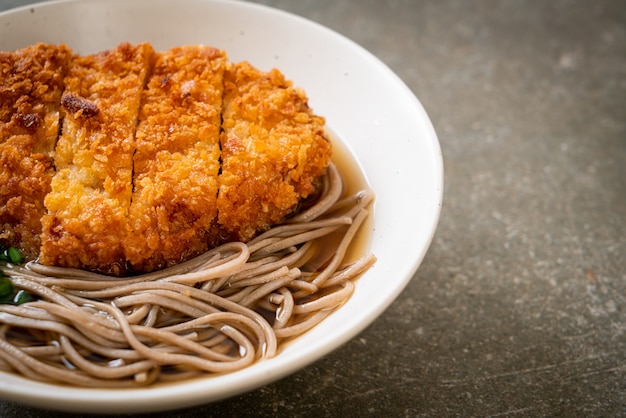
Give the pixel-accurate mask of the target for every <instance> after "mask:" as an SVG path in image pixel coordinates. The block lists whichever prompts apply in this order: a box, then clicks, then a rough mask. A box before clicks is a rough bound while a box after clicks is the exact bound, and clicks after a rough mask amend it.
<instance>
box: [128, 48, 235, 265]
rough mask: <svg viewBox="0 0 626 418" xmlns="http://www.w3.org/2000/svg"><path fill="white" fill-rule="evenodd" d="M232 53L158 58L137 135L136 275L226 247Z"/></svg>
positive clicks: (196, 51) (191, 52)
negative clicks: (221, 209)
mask: <svg viewBox="0 0 626 418" xmlns="http://www.w3.org/2000/svg"><path fill="white" fill-rule="evenodd" d="M226 63H227V61H226V54H225V53H224V52H223V51H220V50H218V49H215V48H211V47H207V46H185V47H180V48H173V49H170V50H168V51H165V52H162V53H157V54H156V60H155V62H154V67H153V70H152V75H151V77H150V80H149V82H148V85H147V87H146V89H145V90H144V92H143V97H142V105H141V110H140V113H139V125H138V127H137V133H136V152H135V156H134V180H133V181H134V192H133V195H132V204H131V206H130V214H129V217H130V228H131V231H132V233H131V234H129V236H128V237H127V238H126V240H125V241H124V249H125V252H126V257H127V259H128V261H129V262H130V264H131V265H132V268H133V270H134V271H135V272H147V271H153V270H156V269H159V268H163V267H167V266H170V265H173V264H176V263H179V262H181V261H185V260H187V259H189V258H191V257H193V256H196V255H198V254H200V253H202V252H204V251H206V250H207V249H209V247H212V246H215V245H216V244H217V243H218V238H219V237H218V230H217V228H216V218H217V207H216V199H217V187H218V186H217V176H218V172H219V169H220V162H219V159H220V148H219V133H220V115H221V110H222V93H223V75H224V67H225V65H226Z"/></svg>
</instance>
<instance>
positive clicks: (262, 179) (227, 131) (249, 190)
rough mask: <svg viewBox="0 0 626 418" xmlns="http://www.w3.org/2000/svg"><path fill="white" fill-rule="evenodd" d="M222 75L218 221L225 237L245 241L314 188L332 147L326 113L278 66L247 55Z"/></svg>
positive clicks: (285, 214)
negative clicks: (259, 65) (256, 63)
mask: <svg viewBox="0 0 626 418" xmlns="http://www.w3.org/2000/svg"><path fill="white" fill-rule="evenodd" d="M224 80H225V81H224V110H223V114H222V119H223V122H222V129H223V132H222V135H221V146H222V173H221V175H220V188H219V196H218V200H217V207H218V221H219V224H220V228H221V234H222V236H223V237H224V238H225V239H226V240H241V241H247V240H249V239H250V238H252V237H253V236H254V235H255V234H256V233H257V232H259V231H262V230H266V229H268V228H269V227H270V226H271V225H273V224H275V223H277V222H280V221H281V220H283V219H284V218H285V217H286V216H287V215H289V214H290V213H291V212H293V210H294V209H296V207H297V205H298V202H300V200H301V199H303V198H306V197H307V196H308V195H310V194H311V193H312V192H313V191H314V190H315V187H316V180H317V179H318V178H319V176H320V175H321V174H322V173H323V172H324V170H325V169H326V167H327V166H328V164H329V163H330V158H331V153H332V147H331V144H330V142H329V141H328V140H327V138H326V137H325V134H324V123H325V121H324V118H322V117H320V116H316V115H314V114H313V112H312V111H311V109H310V108H309V106H308V103H307V97H306V95H305V93H304V92H303V91H302V90H300V89H296V88H294V87H293V86H292V83H291V82H290V81H287V80H286V79H285V77H284V76H283V74H281V73H280V72H279V71H278V70H276V69H273V70H271V71H269V72H267V73H266V72H262V71H259V70H258V69H256V68H254V67H253V66H252V65H250V64H249V63H247V62H242V63H239V64H235V65H233V66H232V68H231V69H229V70H228V71H226V73H225V75H224Z"/></svg>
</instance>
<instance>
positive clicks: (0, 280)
mask: <svg viewBox="0 0 626 418" xmlns="http://www.w3.org/2000/svg"><path fill="white" fill-rule="evenodd" d="M11 293H13V282H11V279H9V278H8V277H0V299H2V298H4V297H6V296H8V295H10V294H11Z"/></svg>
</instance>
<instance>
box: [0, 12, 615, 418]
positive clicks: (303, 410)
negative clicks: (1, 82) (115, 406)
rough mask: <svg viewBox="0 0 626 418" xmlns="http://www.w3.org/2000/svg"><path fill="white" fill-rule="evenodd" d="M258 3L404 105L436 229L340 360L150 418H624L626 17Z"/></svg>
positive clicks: (9, 407)
mask: <svg viewBox="0 0 626 418" xmlns="http://www.w3.org/2000/svg"><path fill="white" fill-rule="evenodd" d="M24 3H25V2H23V1H18V0H9V1H7V0H0V9H6V8H8V7H12V6H16V5H19V4H24ZM262 3H264V4H268V5H271V6H274V7H277V8H280V9H284V10H287V11H291V12H294V13H296V14H299V15H301V16H304V17H307V18H309V19H312V20H314V21H317V22H320V23H322V24H323V25H326V26H328V27H330V28H332V29H334V30H336V31H338V32H340V33H342V34H344V35H346V36H348V37H349V38H351V39H353V40H354V41H356V42H357V43H359V44H361V45H362V46H364V47H365V48H367V49H368V50H370V51H371V52H372V53H374V54H375V55H377V56H378V57H379V58H380V59H382V60H383V61H384V62H385V63H387V64H388V65H389V66H390V67H391V68H392V69H393V70H394V71H396V72H397V74H398V75H399V76H400V77H401V78H402V79H403V80H404V81H405V82H406V83H407V84H408V86H409V87H410V88H411V89H412V90H413V91H414V92H415V94H416V95H417V96H418V98H419V99H420V101H421V102H422V103H423V105H424V106H425V108H426V110H427V111H428V113H429V115H430V116H431V118H432V121H433V123H434V125H435V128H436V130H437V132H438V134H439V137H440V142H441V146H442V149H443V156H444V164H445V173H446V176H445V178H446V185H445V192H444V205H443V212H442V216H441V222H440V226H439V229H438V232H437V234H436V237H435V239H434V241H433V244H432V247H431V248H430V250H429V252H428V254H427V256H426V258H425V260H424V262H423V264H422V266H421V267H420V269H419V271H418V272H417V274H416V275H415V277H414V278H413V280H412V281H411V283H410V284H409V285H408V287H407V288H406V291H404V292H403V293H402V294H401V295H400V297H399V298H398V299H397V300H396V302H395V303H394V304H393V305H392V306H391V307H390V308H389V309H388V310H387V311H386V312H385V313H384V314H383V315H382V316H381V317H380V318H379V319H378V320H377V321H376V322H374V324H373V325H371V326H370V327H369V328H368V329H367V330H366V331H364V332H363V333H362V334H361V335H359V336H358V337H357V338H355V339H354V340H352V341H351V342H349V343H348V344H346V345H345V346H343V347H342V348H340V349H338V350H337V351H335V352H334V353H332V354H331V355H329V356H327V357H325V358H324V359H322V360H320V361H318V362H316V363H315V364H313V365H311V366H309V367H307V368H305V369H303V370H301V371H300V372H298V373H296V374H294V375H292V376H290V377H287V378H285V379H283V380H281V381H279V382H277V383H274V384H271V385H269V386H266V387H263V388H260V389H258V390H255V391H253V392H250V393H247V394H245V395H242V396H238V397H235V398H232V399H228V400H225V401H221V402H217V403H213V404H209V405H204V406H199V407H195V408H190V409H186V410H178V411H170V412H168V413H163V414H157V415H154V416H163V417H165V416H168V417H169V416H172V417H206V416H310V417H319V416H329V417H330V416H572V417H574V416H576V417H580V416H626V234H625V233H626V2H624V1H623V0H598V1H582V0H581V1H576V0H558V1H543V0H528V1H514V0H502V1H495V0H494V1H491V0H475V1H467V0H442V1H435V0H428V1H417V0H416V1H410V0H404V1H403V0H387V1H379V0H367V1H356V0H353V1H333V0H323V1H321V0H317V1H313V0H306V1H297V2H295V1H293V2H292V1H287V0H266V1H262ZM0 416H3V417H23V418H26V417H43V416H45V417H49V418H53V417H61V416H67V414H64V413H58V412H54V411H42V410H38V409H34V408H30V407H24V406H21V405H17V404H13V403H10V402H0Z"/></svg>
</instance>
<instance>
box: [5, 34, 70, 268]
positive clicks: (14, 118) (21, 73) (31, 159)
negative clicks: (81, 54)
mask: <svg viewBox="0 0 626 418" xmlns="http://www.w3.org/2000/svg"><path fill="white" fill-rule="evenodd" d="M70 58H71V52H70V50H69V49H68V48H67V47H66V46H65V45H58V46H57V45H45V44H41V43H39V44H36V45H32V46H29V47H26V48H23V49H20V50H17V51H15V52H0V242H2V244H4V245H5V246H11V245H16V246H19V247H20V248H21V250H22V253H23V254H24V256H25V258H26V259H27V260H32V259H35V258H37V256H38V255H39V249H40V245H41V241H40V237H39V234H40V233H41V217H42V215H43V214H44V213H45V207H44V204H43V201H44V197H45V196H46V194H47V193H48V191H49V190H50V180H51V178H52V175H53V173H54V168H53V163H52V151H53V149H54V145H55V143H56V140H57V137H58V131H59V102H60V98H61V93H62V91H63V78H64V76H65V73H66V71H67V67H68V64H69V61H70Z"/></svg>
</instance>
